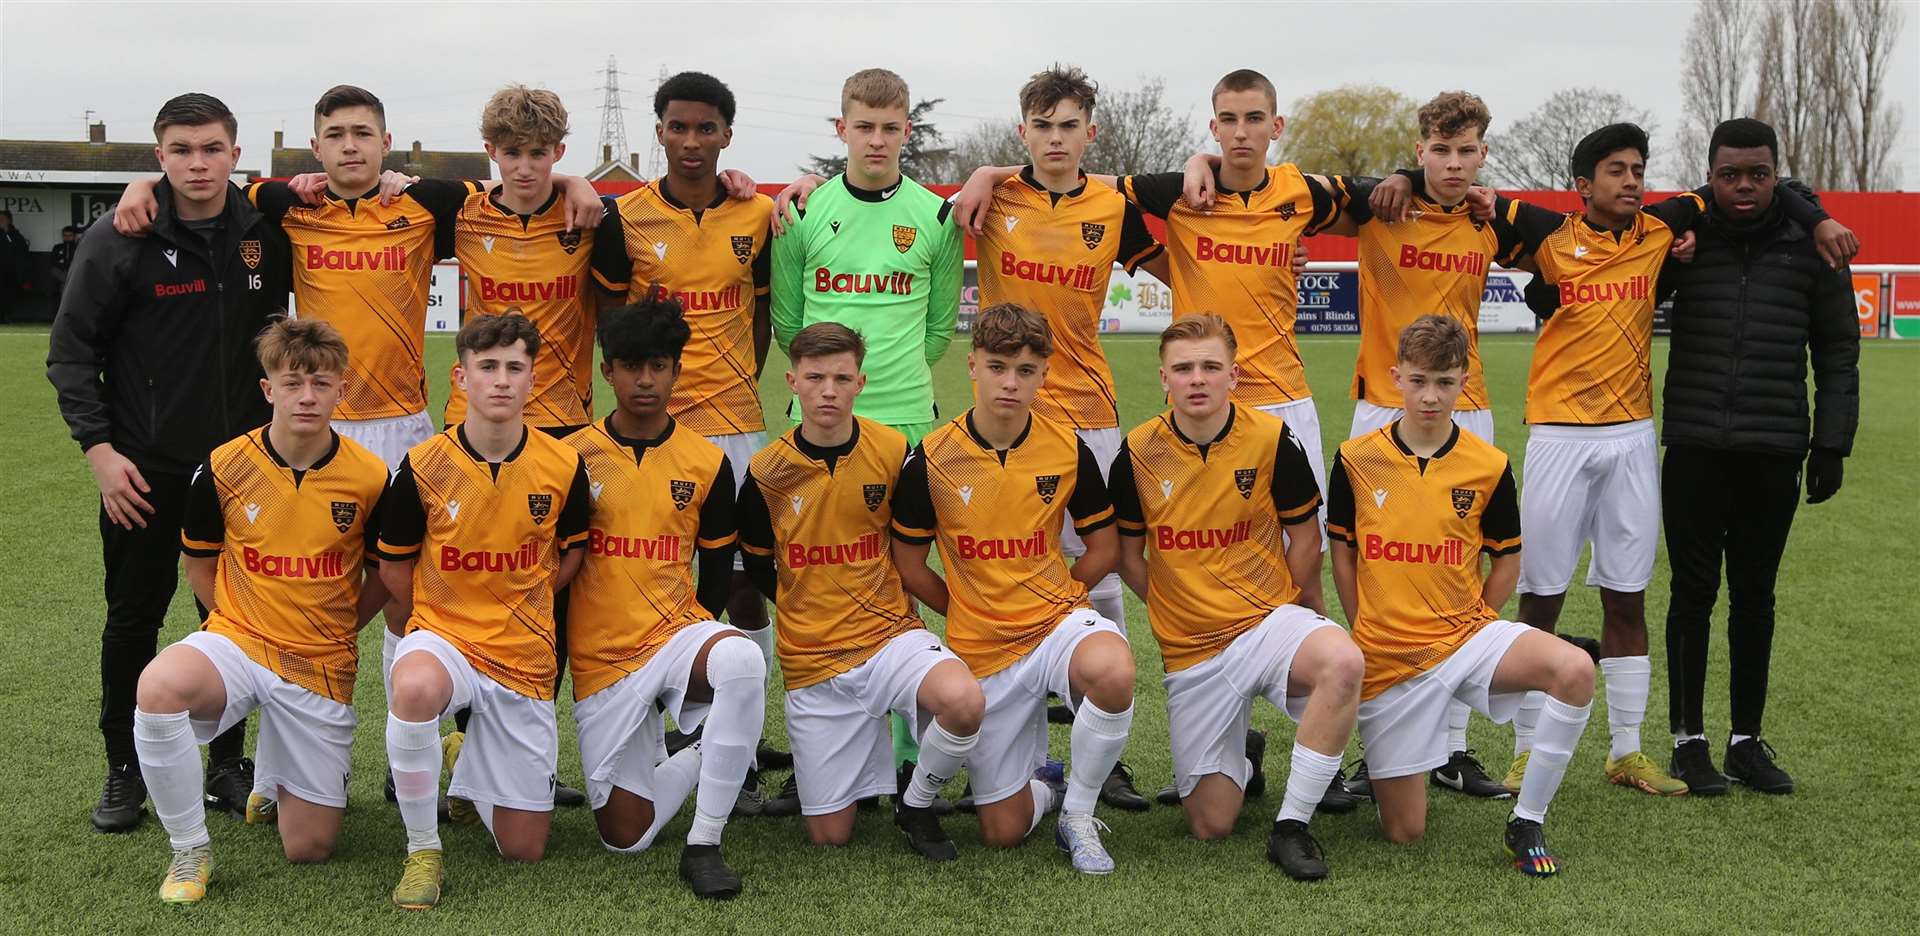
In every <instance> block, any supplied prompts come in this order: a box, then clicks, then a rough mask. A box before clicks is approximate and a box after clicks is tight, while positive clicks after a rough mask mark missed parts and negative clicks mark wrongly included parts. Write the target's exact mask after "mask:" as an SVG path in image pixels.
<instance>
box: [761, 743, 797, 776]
mask: <svg viewBox="0 0 1920 936" xmlns="http://www.w3.org/2000/svg"><path fill="white" fill-rule="evenodd" d="M753 762H754V763H755V764H757V765H759V767H760V769H761V770H792V769H793V752H792V751H782V750H780V749H779V748H777V747H774V746H773V745H771V744H768V743H767V742H765V741H762V742H760V746H759V747H758V748H756V749H755V750H754V752H753Z"/></svg>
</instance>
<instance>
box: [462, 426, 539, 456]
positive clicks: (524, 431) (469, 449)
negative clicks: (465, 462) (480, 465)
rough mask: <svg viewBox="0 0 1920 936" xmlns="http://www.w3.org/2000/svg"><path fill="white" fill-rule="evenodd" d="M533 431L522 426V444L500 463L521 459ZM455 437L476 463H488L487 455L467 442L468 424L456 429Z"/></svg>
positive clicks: (515, 447) (514, 448)
mask: <svg viewBox="0 0 1920 936" xmlns="http://www.w3.org/2000/svg"><path fill="white" fill-rule="evenodd" d="M531 431H532V430H530V429H528V428H527V427H526V426H521V427H520V444H519V445H516V446H514V447H513V451H511V452H508V453H507V457H505V458H502V459H500V461H499V462H498V463H499V464H505V463H507V462H510V461H513V460H514V459H516V458H519V457H520V453H521V452H524V451H526V450H527V433H529V432H531ZM454 435H455V436H456V437H458V438H459V440H460V447H461V448H463V449H466V450H467V455H468V456H469V457H471V458H472V459H473V460H474V461H477V462H487V457H486V456H485V455H482V454H480V453H479V452H478V451H477V450H475V449H474V447H473V443H472V442H469V441H467V424H466V423H464V422H462V423H461V424H460V425H459V426H458V427H456V428H455V429H454ZM487 464H490V465H491V464H495V463H494V462H487Z"/></svg>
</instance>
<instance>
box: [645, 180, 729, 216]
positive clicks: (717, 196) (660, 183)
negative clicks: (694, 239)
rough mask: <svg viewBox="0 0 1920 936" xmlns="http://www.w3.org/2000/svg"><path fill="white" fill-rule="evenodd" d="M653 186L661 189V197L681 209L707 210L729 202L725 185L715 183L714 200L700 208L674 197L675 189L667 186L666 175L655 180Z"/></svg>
mask: <svg viewBox="0 0 1920 936" xmlns="http://www.w3.org/2000/svg"><path fill="white" fill-rule="evenodd" d="M653 187H654V188H655V189H658V190H659V192H660V197H661V199H663V200H664V201H666V203H667V204H669V205H672V206H673V207H675V208H678V209H680V210H681V211H705V210H707V209H708V208H718V207H720V206H721V205H724V204H726V203H727V188H726V186H724V185H715V186H714V189H713V201H710V202H708V203H707V205H706V207H705V208H698V209H695V208H689V207H687V206H686V205H685V204H684V203H682V202H681V201H680V199H678V198H675V197H673V190H672V189H670V188H667V177H666V176H661V177H660V178H659V179H657V180H655V181H654V183H653Z"/></svg>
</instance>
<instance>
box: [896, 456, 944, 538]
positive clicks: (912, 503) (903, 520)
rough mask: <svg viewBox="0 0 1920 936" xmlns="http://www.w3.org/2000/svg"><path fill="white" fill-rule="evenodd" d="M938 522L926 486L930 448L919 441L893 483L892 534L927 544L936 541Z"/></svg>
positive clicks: (931, 497) (930, 493)
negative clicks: (897, 478) (898, 478)
mask: <svg viewBox="0 0 1920 936" xmlns="http://www.w3.org/2000/svg"><path fill="white" fill-rule="evenodd" d="M936 525H937V521H936V520H935V518H934V515H933V494H932V492H931V491H929V490H928V489H927V449H926V446H925V445H916V446H914V447H913V451H912V452H909V453H908V454H907V462H906V464H905V465H902V466H901V468H900V480H898V481H896V482H894V486H893V538H894V539H897V540H899V541H901V542H903V543H912V544H913V545H915V546H924V545H926V544H927V543H931V542H933V531H934V528H935V526H936Z"/></svg>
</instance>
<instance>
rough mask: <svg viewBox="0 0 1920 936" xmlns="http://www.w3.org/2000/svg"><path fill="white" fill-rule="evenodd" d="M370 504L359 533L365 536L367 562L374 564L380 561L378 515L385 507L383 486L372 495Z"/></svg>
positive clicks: (385, 495)
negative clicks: (376, 493) (378, 491)
mask: <svg viewBox="0 0 1920 936" xmlns="http://www.w3.org/2000/svg"><path fill="white" fill-rule="evenodd" d="M370 506H371V507H372V509H371V510H368V511H367V518H366V522H364V523H362V524H361V530H360V533H361V535H362V536H363V537H365V538H366V553H365V555H366V561H367V564H368V565H374V564H377V563H378V562H379V561H380V517H381V516H383V515H384V514H385V513H386V509H387V488H386V487H385V486H382V487H381V489H380V493H379V494H378V495H376V496H375V497H374V499H373V503H372V504H371V505H370Z"/></svg>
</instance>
